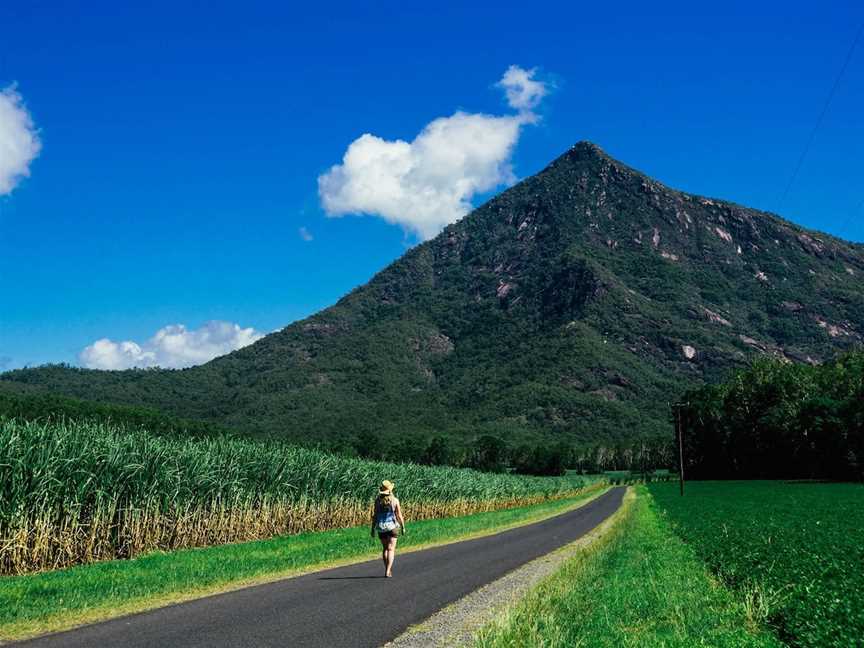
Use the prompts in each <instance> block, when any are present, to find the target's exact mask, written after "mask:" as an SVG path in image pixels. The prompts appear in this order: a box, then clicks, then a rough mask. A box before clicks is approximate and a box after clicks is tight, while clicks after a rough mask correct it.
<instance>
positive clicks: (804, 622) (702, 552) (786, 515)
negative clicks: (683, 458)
mask: <svg viewBox="0 0 864 648" xmlns="http://www.w3.org/2000/svg"><path fill="white" fill-rule="evenodd" d="M649 489H650V491H651V494H652V496H653V497H654V499H655V501H656V502H657V506H658V508H659V509H660V510H662V511H663V513H664V515H665V516H667V519H668V520H669V522H670V523H671V525H672V528H673V529H674V531H675V533H676V534H677V535H679V536H680V537H681V538H683V539H684V541H685V542H687V543H688V544H690V545H691V546H692V547H693V549H694V551H695V552H696V554H697V555H698V556H699V557H700V558H701V559H702V560H704V561H705V563H706V564H707V565H708V567H709V568H710V569H711V570H712V572H714V573H715V574H716V575H717V577H718V578H719V579H720V580H721V581H722V582H723V584H724V585H725V586H726V587H728V588H729V589H731V590H732V591H733V592H735V593H736V594H737V595H738V597H739V598H741V599H742V600H744V601H745V602H746V604H747V607H748V610H749V611H750V614H751V615H752V616H753V617H754V618H755V619H757V620H758V621H761V622H763V623H765V624H766V625H767V626H769V627H771V628H773V629H774V630H775V632H776V633H777V635H778V636H779V637H780V638H781V639H782V640H783V641H784V642H786V643H787V644H789V645H790V646H796V647H800V648H851V647H852V646H855V647H856V648H859V647H861V646H864V485H862V484H819V483H806V482H799V483H787V482H780V481H749V482H743V481H742V482H734V481H725V482H691V483H689V484H688V485H687V494H686V495H685V496H684V497H681V496H680V495H678V489H677V486H676V485H674V484H652V485H651V486H650V487H649Z"/></svg>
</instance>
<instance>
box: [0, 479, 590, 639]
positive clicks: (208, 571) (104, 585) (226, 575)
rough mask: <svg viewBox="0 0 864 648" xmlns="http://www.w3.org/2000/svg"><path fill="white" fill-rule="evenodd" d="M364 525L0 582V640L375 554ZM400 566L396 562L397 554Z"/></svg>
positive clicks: (459, 529)
mask: <svg viewBox="0 0 864 648" xmlns="http://www.w3.org/2000/svg"><path fill="white" fill-rule="evenodd" d="M605 490H606V488H605V487H601V486H599V485H598V486H597V487H593V488H590V489H586V490H585V491H584V492H582V493H580V494H579V495H576V496H574V497H569V498H565V499H560V500H553V501H549V502H545V503H542V504H537V505H534V506H526V507H520V508H512V509H506V510H501V511H492V512H489V513H477V514H474V515H468V516H464V517H454V518H445V519H438V520H426V521H422V522H414V523H411V522H410V520H409V521H408V530H409V533H408V534H407V535H406V536H405V537H403V538H402V539H400V542H399V548H400V549H401V550H409V551H410V550H414V549H419V548H422V547H425V546H430V545H433V544H443V543H446V542H452V541H454V540H460V539H466V538H470V537H476V536H480V535H485V534H488V533H493V532H498V531H501V530H503V529H506V528H509V527H514V526H520V525H522V524H527V523H530V522H534V521H537V520H540V519H543V518H546V517H550V516H553V515H557V514H559V513H563V512H564V511H567V510H570V509H573V508H575V507H577V506H581V505H584V504H585V503H587V502H588V501H589V500H591V499H594V498H595V497H597V496H599V495H600V494H602V493H603V492H605ZM380 546H381V545H380V544H379V542H378V540H377V539H374V540H373V539H372V538H371V537H370V536H369V527H355V528H351V529H338V530H334V531H325V532H319V533H303V534H299V535H295V536H288V537H279V538H273V539H270V540H262V541H256V542H246V543H241V544H233V545H222V546H217V547H206V548H202V549H186V550H181V551H175V552H171V553H164V552H155V553H151V554H148V555H146V556H142V557H140V558H136V559H134V560H112V561H107V562H101V563H95V564H91V565H82V566H79V567H73V568H70V569H65V570H59V571H54V572H45V573H40V574H30V575H26V576H6V577H0V639H3V640H9V639H20V638H22V637H27V636H32V635H36V634H42V633H45V632H49V631H55V630H60V629H64V628H69V627H73V626H76V625H80V624H83V623H88V622H92V621H96V620H101V619H106V618H111V617H114V616H119V615H121V614H125V613H130V612H136V611H141V610H146V609H150V608H153V607H158V606H160V605H166V604H169V603H173V602H177V601H183V600H189V599H192V598H196V597H199V596H204V595H207V594H212V593H216V592H222V591H227V590H231V589H237V588H239V587H243V586H247V585H251V584H255V583H263V582H267V581H272V580H276V579H278V578H281V577H285V576H289V575H294V574H298V573H302V572H306V571H313V570H315V569H320V568H323V567H325V566H333V565H337V564H345V563H349V562H356V561H358V560H363V559H367V558H373V557H376V556H378V555H379V552H380ZM397 569H398V557H397Z"/></svg>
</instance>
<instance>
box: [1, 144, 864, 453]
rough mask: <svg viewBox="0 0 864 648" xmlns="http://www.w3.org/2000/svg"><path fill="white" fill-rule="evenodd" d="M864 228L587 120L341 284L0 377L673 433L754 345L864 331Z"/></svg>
mask: <svg viewBox="0 0 864 648" xmlns="http://www.w3.org/2000/svg"><path fill="white" fill-rule="evenodd" d="M862 278H864V247H862V246H861V245H856V244H852V243H847V242H844V241H841V240H839V239H836V238H833V237H831V236H827V235H825V234H821V233H817V232H813V231H808V230H806V229H803V228H801V227H798V226H797V225H794V224H792V223H789V222H787V221H784V220H782V219H780V218H778V217H776V216H774V215H771V214H768V213H765V212H760V211H756V210H753V209H748V208H746V207H741V206H739V205H735V204H732V203H729V202H724V201H722V200H717V199H709V198H703V197H699V196H694V195H690V194H686V193H683V192H680V191H676V190H674V189H670V188H668V187H666V186H664V185H662V184H660V183H659V182H657V181H655V180H652V179H651V178H649V177H647V176H645V175H643V174H641V173H639V172H638V171H635V170H633V169H631V168H629V167H627V166H625V165H624V164H621V163H620V162H617V161H615V160H613V159H612V158H610V157H609V156H608V155H606V154H605V153H604V152H603V151H601V150H600V149H599V148H598V147H597V146H595V145H594V144H590V143H587V142H582V143H579V144H577V145H576V146H574V147H572V148H571V149H570V150H568V151H567V152H566V153H565V154H564V155H562V156H561V157H560V158H558V159H557V160H555V161H554V162H553V163H552V164H550V165H549V166H548V167H547V168H546V169H544V170H543V171H542V172H540V173H538V174H537V175H535V176H533V177H530V178H528V179H526V180H524V181H522V182H520V183H519V184H517V185H516V186H514V187H512V188H510V189H508V190H507V191H505V192H503V193H502V194H501V195H499V196H498V197H496V198H494V199H492V200H490V201H489V202H487V203H486V204H484V205H483V206H482V207H480V208H478V209H476V210H474V211H473V212H471V213H470V214H469V215H468V216H466V217H465V218H463V219H462V220H461V221H459V222H458V223H455V224H454V225H451V226H449V227H447V228H446V229H445V230H444V231H443V232H442V233H441V234H440V235H439V236H437V237H436V238H435V239H433V240H431V241H428V242H426V243H423V244H421V245H418V246H416V247H415V248H413V249H411V250H410V251H408V252H407V253H406V254H405V255H404V256H403V257H402V258H400V259H399V260H397V261H396V262H394V263H393V264H391V265H390V266H388V267H387V268H386V269H384V270H382V271H381V272H380V273H378V274H377V275H376V276H375V277H374V278H373V279H372V280H371V281H370V282H369V283H368V284H366V285H364V286H361V287H359V288H357V289H355V290H354V291H352V292H351V293H350V294H348V295H347V296H345V297H344V298H343V299H341V300H340V301H339V302H338V303H337V304H335V305H334V306H332V307H330V308H327V309H325V310H323V311H321V312H320V313H318V314H316V315H313V316H312V317H310V318H308V319H305V320H302V321H299V322H296V323H294V324H291V325H290V326H287V327H286V328H284V329H283V330H281V331H279V332H277V333H273V334H271V335H268V336H267V337H265V338H263V339H262V340H260V341H259V342H257V343H255V344H253V345H252V346H249V347H246V348H244V349H242V350H239V351H236V352H234V353H231V354H229V355H227V356H224V357H221V358H217V359H215V360H213V361H211V362H209V363H207V364H205V365H202V366H200V367H194V368H190V369H184V370H176V371H169V370H133V371H116V372H115V371H107V372H106V371H95V370H84V369H77V368H71V367H65V366H46V367H39V368H35V369H24V370H16V371H11V372H7V373H5V374H2V375H0V386H5V388H6V389H13V390H14V389H18V388H24V389H27V387H25V385H29V386H30V387H29V389H28V391H31V390H34V389H36V390H49V391H52V392H57V393H61V394H65V395H69V396H74V397H79V398H86V399H92V400H100V401H107V402H114V403H123V404H131V405H139V406H149V407H154V408H158V409H159V410H162V411H165V412H168V413H170V414H173V415H178V416H183V417H189V418H200V419H207V420H210V421H216V422H219V423H221V424H224V425H227V426H229V427H231V428H234V429H237V430H241V431H245V432H250V433H255V434H268V435H270V434H272V435H278V436H283V437H287V438H290V439H293V440H298V441H301V442H304V443H314V442H322V443H325V444H327V445H337V446H338V445H339V444H340V443H350V442H351V441H352V440H353V439H356V438H368V439H371V438H373V437H376V436H381V435H384V436H390V435H400V436H401V437H405V438H413V437H414V435H422V436H428V435H431V434H438V433H445V434H458V435H475V434H479V433H492V434H496V435H498V436H501V437H504V438H507V439H510V440H512V441H514V442H515V441H517V440H518V441H521V440H532V441H534V442H536V441H538V440H542V439H555V440H561V441H566V442H568V443H577V444H578V443H587V442H592V441H598V440H604V441H615V440H624V439H632V438H634V437H640V436H649V437H650V436H655V435H659V434H667V433H668V431H669V429H670V428H669V424H668V403H669V402H670V401H673V400H675V399H676V398H677V397H678V396H679V394H680V393H681V392H682V391H683V390H684V389H686V388H689V387H692V386H694V385H697V384H699V383H701V382H703V381H705V380H709V379H713V378H715V377H718V376H719V375H721V374H724V373H725V372H726V371H727V370H728V369H730V368H732V367H736V366H740V365H742V364H743V363H744V362H746V361H747V360H748V359H749V358H750V357H752V356H754V355H757V354H771V355H774V356H777V357H781V358H787V359H789V360H790V361H794V362H808V363H815V362H820V361H823V360H825V359H828V358H830V357H833V356H834V355H835V354H836V353H837V352H838V351H839V350H843V349H847V348H850V347H854V346H856V345H859V344H861V342H862V336H864V284H862Z"/></svg>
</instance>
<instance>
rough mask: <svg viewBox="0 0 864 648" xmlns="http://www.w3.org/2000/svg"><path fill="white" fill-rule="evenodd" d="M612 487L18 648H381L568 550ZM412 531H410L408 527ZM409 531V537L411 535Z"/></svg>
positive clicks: (604, 506)
mask: <svg viewBox="0 0 864 648" xmlns="http://www.w3.org/2000/svg"><path fill="white" fill-rule="evenodd" d="M624 490H625V489H624V488H623V487H618V488H613V489H611V490H610V491H608V492H606V493H604V494H603V495H601V496H600V497H598V498H597V499H595V500H594V501H592V502H590V503H589V504H586V505H584V506H582V507H581V508H578V509H576V510H574V511H570V512H568V513H564V514H562V515H558V516H556V517H553V518H549V519H547V520H544V521H542V522H537V523H535V524H530V525H528V526H523V527H518V528H515V529H511V530H509V531H504V532H502V533H498V534H496V535H491V536H486V537H484V538H477V539H475V540H466V541H464V542H456V543H453V544H449V545H444V546H441V547H434V548H432V549H424V550H422V551H415V552H412V553H405V554H401V555H400V554H399V553H398V551H397V555H396V563H395V565H394V567H393V578H382V575H383V566H382V564H381V561H380V559H379V560H373V561H369V562H364V563H359V564H356V565H349V566H347V567H338V568H336V569H329V570H326V571H320V572H315V573H312V574H307V575H305V576H298V577H296V578H289V579H286V580H281V581H277V582H274V583H268V584H266V585H258V586H255V587H249V588H247V589H243V590H239V591H236V592H229V593H226V594H219V595H216V596H209V597H207V598H202V599H197V600H194V601H189V602H187V603H180V604H177V605H171V606H169V607H164V608H160V609H157V610H153V611H150V612H144V613H141V614H135V615H132V616H127V617H122V618H119V619H113V620H111V621H106V622H104V623H97V624H94V625H90V626H85V627H82V628H78V629H75V630H70V631H67V632H61V633H58V634H54V635H48V636H45V637H40V638H37V639H32V640H30V641H26V642H21V643H19V644H15V645H16V646H21V647H24V646H27V647H30V648H37V647H38V648H42V647H44V648H49V647H50V648H78V647H83V646H87V647H88V648H96V647H102V646H105V647H113V646H118V647H120V646H122V647H124V648H144V647H147V648H174V647H176V648H198V647H200V648H228V647H232V648H233V647H241V646H242V647H244V648H246V647H249V648H257V647H263V646H268V647H270V646H291V647H295V646H296V647H298V648H299V647H302V648H318V647H321V648H324V647H326V648H337V647H339V646H346V647H351V648H363V647H366V646H368V647H374V646H380V645H382V644H384V643H386V642H388V641H390V640H392V639H394V638H395V637H397V636H399V635H400V634H401V633H402V632H404V631H405V629H406V628H408V626H409V625H412V624H416V623H419V622H421V621H423V620H424V619H426V618H428V617H430V616H431V615H432V614H434V613H435V612H437V611H438V610H440V609H441V608H442V607H445V606H446V605H449V604H450V603H452V602H454V601H457V600H458V599H460V598H462V597H464V596H466V595H467V594H469V593H471V592H473V591H474V590H476V589H478V588H480V587H482V586H483V585H486V584H487V583H490V582H492V581H494V580H497V579H499V578H501V577H502V576H504V575H506V574H507V573H508V572H510V571H512V570H514V569H516V568H517V567H519V566H521V565H523V564H524V563H526V562H529V561H531V560H533V559H535V558H538V557H540V556H542V555H544V554H547V553H549V552H550V551H553V550H555V549H557V548H559V547H562V546H564V545H565V544H569V543H570V542H573V541H574V540H576V539H578V538H580V537H581V536H583V535H584V534H585V533H587V532H588V531H590V530H591V529H593V528H594V527H595V526H597V525H598V524H600V523H601V522H602V521H603V520H605V519H606V518H607V517H608V516H609V515H611V514H612V513H614V512H615V511H616V510H617V509H618V507H619V506H620V505H621V500H622V498H623V495H624ZM409 526H410V525H409ZM409 532H410V529H409Z"/></svg>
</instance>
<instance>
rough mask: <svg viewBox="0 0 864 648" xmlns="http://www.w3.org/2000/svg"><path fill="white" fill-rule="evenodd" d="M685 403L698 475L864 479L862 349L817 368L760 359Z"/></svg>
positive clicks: (688, 459)
mask: <svg viewBox="0 0 864 648" xmlns="http://www.w3.org/2000/svg"><path fill="white" fill-rule="evenodd" d="M683 400H684V401H685V402H686V404H685V406H684V407H683V408H682V410H681V417H682V418H681V421H682V424H683V425H684V430H685V435H684V439H685V445H684V454H685V463H686V468H685V469H686V471H687V475H689V476H691V477H692V478H694V479H828V480H861V479H864V352H861V351H858V352H853V353H849V354H847V355H844V356H842V357H840V358H838V359H836V360H835V361H832V362H828V363H825V364H821V365H816V366H811V365H805V364H791V363H788V362H784V361H781V360H777V359H760V360H757V361H755V362H753V363H752V365H751V366H750V367H748V368H747V369H745V370H741V371H739V372H737V373H735V374H734V375H733V376H732V377H731V379H729V380H728V381H726V382H723V383H721V384H717V385H711V386H705V387H701V388H699V389H695V390H692V391H690V392H689V393H687V394H686V395H685V397H684V399H683Z"/></svg>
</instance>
